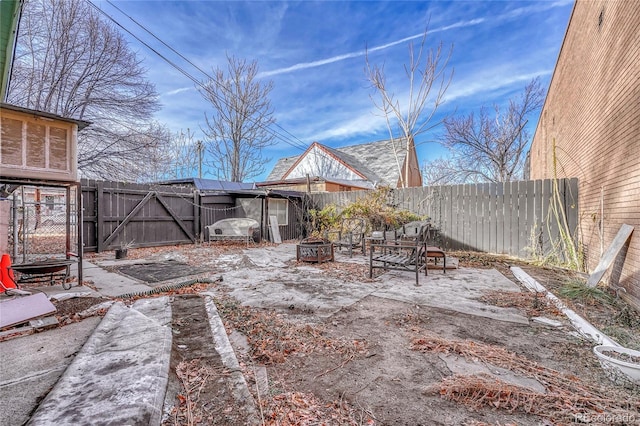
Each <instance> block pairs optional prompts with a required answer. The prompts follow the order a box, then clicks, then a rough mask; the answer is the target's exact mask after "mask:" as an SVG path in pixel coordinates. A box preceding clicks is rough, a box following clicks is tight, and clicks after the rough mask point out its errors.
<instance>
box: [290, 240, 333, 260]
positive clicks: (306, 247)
mask: <svg viewBox="0 0 640 426" xmlns="http://www.w3.org/2000/svg"><path fill="white" fill-rule="evenodd" d="M296 258H297V259H298V261H301V260H302V261H304V262H316V263H322V262H329V261H333V244H331V241H329V240H325V239H324V238H305V239H304V240H302V241H300V243H299V244H298V245H297V246H296Z"/></svg>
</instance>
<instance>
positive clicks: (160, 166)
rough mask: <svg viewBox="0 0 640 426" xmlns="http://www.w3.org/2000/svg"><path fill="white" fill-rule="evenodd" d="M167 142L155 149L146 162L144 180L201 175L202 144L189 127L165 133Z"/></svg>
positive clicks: (154, 180) (152, 180)
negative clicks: (172, 132) (184, 129)
mask: <svg viewBox="0 0 640 426" xmlns="http://www.w3.org/2000/svg"><path fill="white" fill-rule="evenodd" d="M166 137H167V143H166V144H163V145H162V146H160V147H159V148H158V149H156V150H155V153H154V155H152V156H150V157H149V160H148V162H147V167H146V168H147V169H148V170H147V171H146V172H147V173H146V174H145V180H147V181H151V182H156V181H159V180H167V179H182V178H189V177H193V176H198V177H202V176H203V169H202V165H203V155H202V154H203V150H204V149H203V148H204V147H203V144H202V141H199V140H195V139H194V134H193V132H192V131H191V130H190V129H187V130H186V132H185V131H183V130H181V131H179V132H176V133H174V134H168V133H167V136H166Z"/></svg>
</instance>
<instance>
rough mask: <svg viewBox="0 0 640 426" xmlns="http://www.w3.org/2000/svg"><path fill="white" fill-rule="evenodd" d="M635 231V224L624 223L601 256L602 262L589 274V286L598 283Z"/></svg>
mask: <svg viewBox="0 0 640 426" xmlns="http://www.w3.org/2000/svg"><path fill="white" fill-rule="evenodd" d="M632 232H633V226H631V225H627V224H623V225H622V226H621V227H620V230H619V231H618V233H617V234H616V236H615V238H614V239H613V241H612V242H611V244H610V245H609V248H607V250H606V251H605V252H604V254H603V255H602V257H601V258H600V262H599V263H598V266H597V267H596V269H595V271H593V273H592V274H591V275H589V279H588V280H587V287H595V286H596V285H598V283H599V282H600V280H601V279H602V276H603V275H604V273H605V272H606V271H607V269H609V266H611V264H612V263H613V261H614V260H615V258H616V256H617V255H618V253H619V252H620V250H621V249H622V247H623V246H624V243H626V242H627V240H628V239H629V237H630V236H631V233H632Z"/></svg>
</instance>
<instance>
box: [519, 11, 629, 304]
mask: <svg viewBox="0 0 640 426" xmlns="http://www.w3.org/2000/svg"><path fill="white" fill-rule="evenodd" d="M639 6H640V4H639V3H638V2H637V1H635V0H617V1H610V0H577V1H576V4H575V6H574V10H573V13H572V16H571V20H570V23H569V26H568V28H567V33H566V35H565V39H564V42H563V45H562V48H561V51H560V55H559V58H558V62H557V64H556V69H555V71H554V74H553V78H552V81H551V85H550V87H549V92H548V94H547V99H546V102H545V105H544V108H543V111H542V114H541V116H540V121H539V122H538V127H537V129H536V134H535V137H534V140H533V143H532V146H531V152H530V161H531V163H530V167H531V170H530V173H531V179H542V178H550V177H553V176H554V166H555V168H556V170H557V172H556V173H557V176H558V177H577V178H578V179H579V182H580V183H579V186H580V198H579V218H580V225H579V227H580V229H579V231H580V238H581V241H582V242H583V244H584V247H585V250H586V255H587V266H588V269H589V271H592V270H593V269H594V268H595V267H596V265H597V263H598V261H599V259H600V256H601V254H602V251H603V250H606V249H607V247H608V246H609V244H610V243H611V241H612V240H613V238H614V237H615V235H616V233H617V232H618V230H619V229H620V226H621V225H622V224H623V223H627V224H629V225H632V226H634V227H635V231H634V234H632V236H631V240H630V243H629V247H628V248H627V250H626V258H625V260H624V262H621V261H620V259H618V261H617V262H616V264H615V266H614V267H613V268H612V269H611V271H610V273H609V274H608V275H607V276H606V277H605V280H606V281H607V282H608V283H609V284H610V285H619V286H622V287H624V288H625V290H626V295H625V298H626V299H627V300H628V301H629V302H631V303H632V304H633V305H635V307H636V308H638V309H640V30H639V28H640V7H639ZM554 143H555V147H556V148H555V150H554V149H553V147H554ZM554 152H555V158H556V160H555V161H554ZM623 251H624V250H623Z"/></svg>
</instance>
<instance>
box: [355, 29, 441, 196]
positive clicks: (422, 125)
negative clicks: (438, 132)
mask: <svg viewBox="0 0 640 426" xmlns="http://www.w3.org/2000/svg"><path fill="white" fill-rule="evenodd" d="M426 41H427V31H425V32H424V35H423V36H422V40H421V42H420V46H419V48H418V50H417V52H416V51H415V50H414V47H413V43H409V64H408V65H407V64H405V65H404V72H405V75H406V77H407V83H408V89H407V91H408V93H406V94H405V92H399V91H394V89H393V88H392V87H390V86H389V85H388V83H387V78H386V73H385V69H384V64H383V65H372V64H371V63H370V62H369V52H368V51H367V55H366V66H365V74H366V77H367V79H368V80H369V82H370V83H371V85H372V87H373V88H374V89H375V91H376V94H377V95H378V96H377V97H378V99H376V98H375V97H374V96H372V97H371V100H372V101H373V103H374V105H375V106H376V108H377V109H378V110H380V112H381V113H382V116H383V117H384V118H385V120H386V124H387V130H388V131H389V138H390V139H391V140H392V141H393V143H392V144H391V145H392V146H393V150H394V155H395V158H396V165H397V167H398V171H399V172H401V170H402V164H401V161H400V159H399V154H400V152H399V151H400V149H403V150H405V152H406V158H408V156H409V151H410V150H412V149H415V148H414V143H415V138H416V136H418V135H419V134H421V133H424V132H426V131H428V130H430V129H431V128H433V127H434V126H436V125H438V124H439V122H438V123H431V120H432V118H433V116H434V114H435V113H436V111H437V109H438V107H439V106H440V105H441V104H442V102H443V97H444V94H445V92H446V91H447V88H448V87H449V84H450V83H451V79H452V78H453V70H451V71H448V70H447V65H448V63H449V59H450V58H451V53H452V51H453V46H452V47H451V48H450V49H449V51H448V53H447V54H446V56H445V55H443V51H442V43H440V44H438V46H437V47H436V48H435V49H427V48H426V46H425V43H426ZM398 93H401V94H400V95H398ZM397 140H399V142H401V143H396V141H397ZM399 174H400V180H401V183H402V187H406V186H407V185H408V182H409V168H408V167H407V168H406V169H405V174H404V175H402V173H399Z"/></svg>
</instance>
